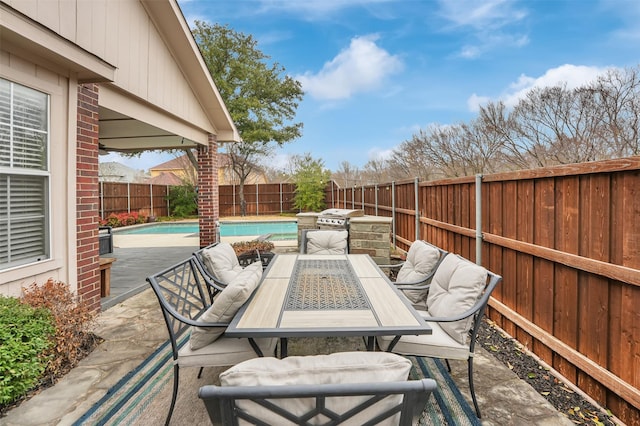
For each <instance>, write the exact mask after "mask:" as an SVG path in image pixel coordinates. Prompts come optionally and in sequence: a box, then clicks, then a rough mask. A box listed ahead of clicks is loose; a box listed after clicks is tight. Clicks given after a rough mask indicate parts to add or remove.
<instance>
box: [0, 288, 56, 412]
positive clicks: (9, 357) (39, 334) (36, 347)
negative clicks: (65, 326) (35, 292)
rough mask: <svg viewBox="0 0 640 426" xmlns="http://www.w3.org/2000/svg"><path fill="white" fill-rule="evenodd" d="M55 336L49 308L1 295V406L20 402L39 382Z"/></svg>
mask: <svg viewBox="0 0 640 426" xmlns="http://www.w3.org/2000/svg"><path fill="white" fill-rule="evenodd" d="M54 334H55V327H54V325H53V318H52V317H51V314H50V312H49V311H48V310H47V309H44V308H33V307H31V306H29V305H27V304H25V303H22V302H21V301H20V300H18V299H16V298H12V297H4V296H0V404H6V403H9V402H12V401H14V400H16V399H17V398H19V397H20V396H22V395H24V394H26V393H27V391H29V390H30V389H31V388H33V387H34V386H35V385H36V384H37V383H38V381H39V379H40V377H41V376H42V374H43V372H44V371H45V369H46V366H47V362H48V361H49V355H47V351H48V350H49V349H50V348H51V347H52V346H53V336H54Z"/></svg>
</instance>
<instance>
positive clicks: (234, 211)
mask: <svg viewBox="0 0 640 426" xmlns="http://www.w3.org/2000/svg"><path fill="white" fill-rule="evenodd" d="M232 197H233V215H234V216H235V215H236V184H235V183H234V184H233V191H232Z"/></svg>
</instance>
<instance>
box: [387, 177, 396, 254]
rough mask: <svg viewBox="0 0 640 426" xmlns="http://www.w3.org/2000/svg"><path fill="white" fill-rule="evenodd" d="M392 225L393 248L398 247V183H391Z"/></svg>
mask: <svg viewBox="0 0 640 426" xmlns="http://www.w3.org/2000/svg"><path fill="white" fill-rule="evenodd" d="M387 188H388V187H387ZM391 225H392V229H393V248H394V249H395V248H398V246H397V245H396V181H395V180H394V181H393V182H391Z"/></svg>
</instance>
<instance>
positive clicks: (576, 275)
mask: <svg viewBox="0 0 640 426" xmlns="http://www.w3.org/2000/svg"><path fill="white" fill-rule="evenodd" d="M326 199H327V201H328V202H329V203H333V204H332V206H333V207H337V208H362V209H364V210H365V212H366V213H367V214H376V215H379V216H391V217H393V218H394V221H393V227H394V228H393V230H394V232H393V233H394V234H395V237H394V241H393V243H394V244H397V245H398V246H399V247H401V248H404V249H407V248H408V247H409V245H410V243H411V242H412V241H414V240H415V239H418V238H420V239H425V240H428V241H430V242H432V243H434V244H436V245H439V246H440V247H442V248H444V249H446V250H448V251H450V252H454V253H459V254H461V255H463V256H464V257H466V258H468V259H471V260H474V261H479V263H482V264H483V265H484V266H485V267H487V268H488V269H490V270H491V271H493V272H495V273H498V274H500V275H502V276H503V278H504V279H503V282H502V284H501V285H500V286H499V287H498V288H497V289H496V291H495V292H494V297H493V298H492V301H491V303H490V309H489V316H490V318H491V319H493V320H494V321H496V322H497V324H498V325H499V326H500V327H502V328H503V329H504V330H506V331H507V332H508V333H509V334H511V335H512V336H514V337H516V338H517V339H518V340H519V341H520V342H521V343H522V344H524V345H525V346H526V347H528V348H529V349H530V350H532V351H533V352H534V353H535V354H536V355H538V356H539V357H540V358H541V359H542V360H544V361H545V362H547V363H548V364H549V365H551V366H552V367H553V368H554V369H556V370H557V371H559V372H560V373H561V374H562V375H563V376H564V377H566V378H567V379H568V380H570V381H571V382H573V383H574V384H576V385H578V386H579V387H580V388H581V389H583V390H584V391H585V392H586V393H587V394H589V395H590V396H591V397H593V398H594V399H595V400H597V401H598V402H599V403H601V404H602V405H603V406H605V407H607V408H608V409H610V410H611V411H612V412H613V413H614V414H615V415H616V416H617V417H619V418H620V419H621V420H622V421H624V422H625V423H627V424H640V391H639V390H638V388H640V157H632V158H626V159H618V160H609V161H602V162H592V163H584V164H577V165H568V166H560V167H552V168H545V169H536V170H527V171H517V172H512V173H501V174H494V175H487V176H478V177H470V178H460V179H451V180H442V181H434V182H418V181H403V182H398V183H389V184H382V185H374V186H364V187H358V188H343V189H340V188H337V187H336V186H335V185H333V184H332V185H331V186H329V187H328V188H327V190H326ZM477 223H479V224H481V226H480V230H476V224H477Z"/></svg>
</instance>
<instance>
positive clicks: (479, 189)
mask: <svg viewBox="0 0 640 426" xmlns="http://www.w3.org/2000/svg"><path fill="white" fill-rule="evenodd" d="M482 239H483V237H482V175H481V174H480V173H478V174H477V175H476V263H477V264H478V265H482Z"/></svg>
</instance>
